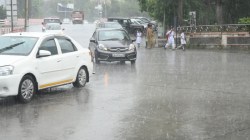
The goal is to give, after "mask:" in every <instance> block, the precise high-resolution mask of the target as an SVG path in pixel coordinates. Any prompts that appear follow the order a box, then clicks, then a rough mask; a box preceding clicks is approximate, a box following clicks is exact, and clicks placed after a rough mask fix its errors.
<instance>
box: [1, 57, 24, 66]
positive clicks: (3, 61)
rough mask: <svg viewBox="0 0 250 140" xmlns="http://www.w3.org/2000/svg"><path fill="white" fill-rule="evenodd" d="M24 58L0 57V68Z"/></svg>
mask: <svg viewBox="0 0 250 140" xmlns="http://www.w3.org/2000/svg"><path fill="white" fill-rule="evenodd" d="M24 57H25V56H12V55H11V56H10V55H0V66H6V65H13V64H14V63H16V62H18V61H20V60H22V59H23V58H24Z"/></svg>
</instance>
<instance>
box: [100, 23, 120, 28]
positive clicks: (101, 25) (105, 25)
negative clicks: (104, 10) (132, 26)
mask: <svg viewBox="0 0 250 140" xmlns="http://www.w3.org/2000/svg"><path fill="white" fill-rule="evenodd" d="M97 28H118V29H122V28H123V27H122V26H121V25H120V24H119V23H118V22H100V23H98V24H97Z"/></svg>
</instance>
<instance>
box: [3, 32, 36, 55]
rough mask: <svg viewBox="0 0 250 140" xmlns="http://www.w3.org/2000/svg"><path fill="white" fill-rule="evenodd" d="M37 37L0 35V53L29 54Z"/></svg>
mask: <svg viewBox="0 0 250 140" xmlns="http://www.w3.org/2000/svg"><path fill="white" fill-rule="evenodd" d="M37 40H38V38H35V37H17V36H1V37H0V42H1V45H0V55H29V53H30V52H31V51H32V49H33V48H34V45H35V43H36V42H37Z"/></svg>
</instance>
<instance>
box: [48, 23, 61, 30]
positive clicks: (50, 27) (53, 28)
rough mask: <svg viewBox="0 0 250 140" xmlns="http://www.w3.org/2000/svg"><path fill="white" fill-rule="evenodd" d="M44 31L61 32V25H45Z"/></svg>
mask: <svg viewBox="0 0 250 140" xmlns="http://www.w3.org/2000/svg"><path fill="white" fill-rule="evenodd" d="M46 30H61V25H60V24H56V23H49V24H46Z"/></svg>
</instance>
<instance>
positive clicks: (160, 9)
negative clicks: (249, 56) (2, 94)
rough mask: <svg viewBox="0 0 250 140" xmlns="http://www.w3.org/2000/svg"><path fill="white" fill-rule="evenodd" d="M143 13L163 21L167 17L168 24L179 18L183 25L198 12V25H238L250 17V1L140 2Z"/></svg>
mask: <svg viewBox="0 0 250 140" xmlns="http://www.w3.org/2000/svg"><path fill="white" fill-rule="evenodd" d="M138 2H139V5H140V9H141V11H146V12H149V14H150V15H151V16H152V17H154V18H156V19H158V20H159V21H163V17H164V16H163V15H164V13H165V15H166V24H171V23H172V22H173V17H176V16H177V17H178V21H179V23H180V24H181V25H184V24H185V22H183V21H185V19H189V12H190V11H196V20H197V24H215V23H217V24H223V23H227V24H229V23H237V22H238V19H239V18H241V17H247V16H249V15H250V10H249V7H250V1H246V0H185V1H184V0H176V1H173V0H138Z"/></svg>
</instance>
